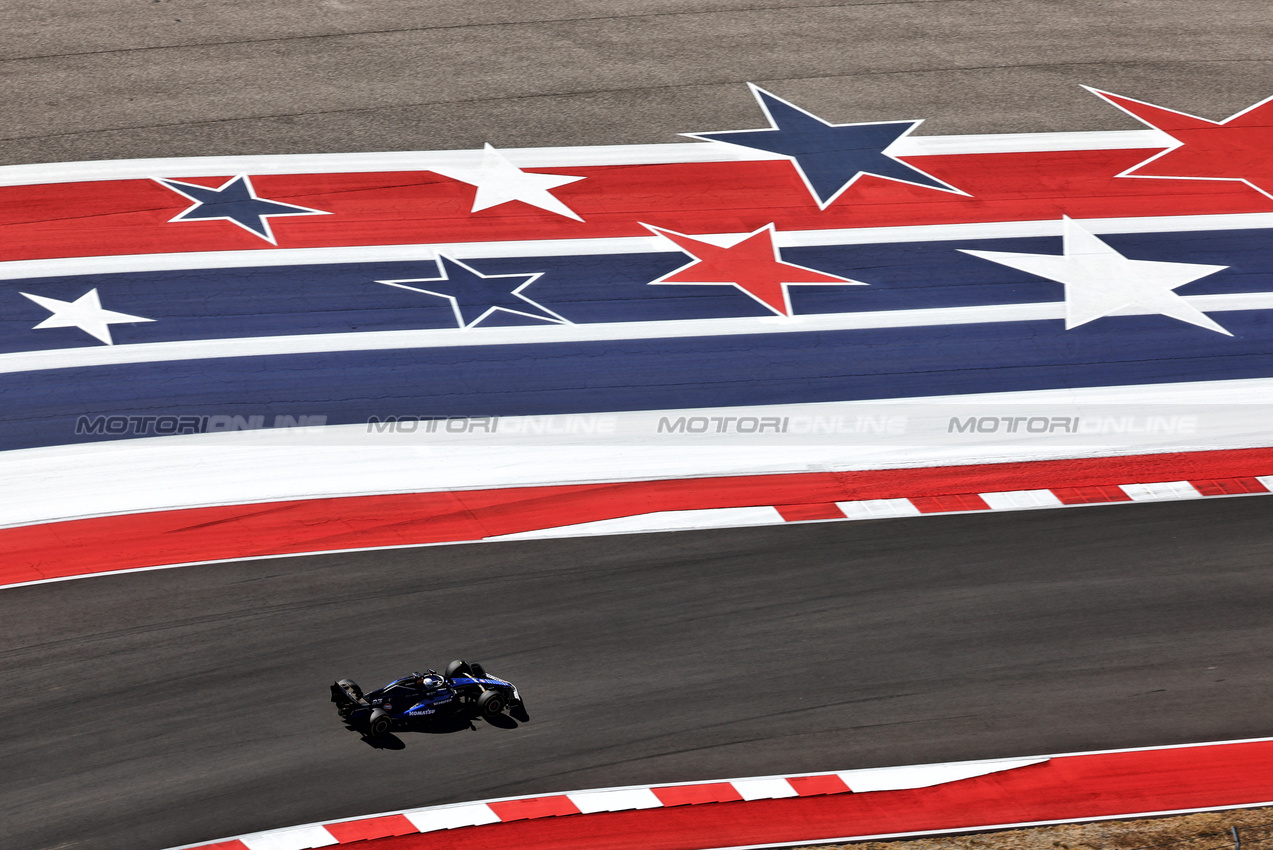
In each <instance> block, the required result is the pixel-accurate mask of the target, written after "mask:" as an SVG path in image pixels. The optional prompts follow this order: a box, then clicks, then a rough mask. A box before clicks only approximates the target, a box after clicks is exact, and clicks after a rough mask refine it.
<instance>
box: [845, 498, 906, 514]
mask: <svg viewBox="0 0 1273 850" xmlns="http://www.w3.org/2000/svg"><path fill="white" fill-rule="evenodd" d="M835 505H836V507H838V508H839V509H840V510H842V511H844V515H845V516H846V517H848V518H849V519H885V518H887V517H895V516H919V508H917V507H915V505H914V504H913V503H912V502H911V500H910V499H865V500H863V501H861V502H836V503H835Z"/></svg>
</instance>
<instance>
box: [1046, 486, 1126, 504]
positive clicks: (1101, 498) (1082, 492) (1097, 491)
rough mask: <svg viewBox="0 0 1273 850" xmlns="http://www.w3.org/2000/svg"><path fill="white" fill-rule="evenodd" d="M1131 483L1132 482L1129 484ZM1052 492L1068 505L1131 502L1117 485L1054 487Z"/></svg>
mask: <svg viewBox="0 0 1273 850" xmlns="http://www.w3.org/2000/svg"><path fill="white" fill-rule="evenodd" d="M1128 483H1131V482H1128ZM1052 492H1053V493H1055V494H1056V497H1057V498H1058V499H1060V500H1061V503H1062V504H1066V505H1094V504H1100V503H1102V502H1130V501H1131V500H1132V497H1131V496H1129V495H1127V493H1125V492H1124V491H1123V489H1122V488H1121V487H1119V486H1118V485H1117V484H1097V485H1092V486H1088V487H1053V488H1052Z"/></svg>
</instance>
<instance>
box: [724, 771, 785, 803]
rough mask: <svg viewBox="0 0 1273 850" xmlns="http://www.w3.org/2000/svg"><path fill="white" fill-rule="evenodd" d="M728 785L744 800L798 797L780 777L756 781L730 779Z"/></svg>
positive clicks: (767, 777) (762, 778) (769, 777)
mask: <svg viewBox="0 0 1273 850" xmlns="http://www.w3.org/2000/svg"><path fill="white" fill-rule="evenodd" d="M729 784H730V785H733V786H734V790H735V791H737V792H738V796H740V797H742V798H743V799H744V800H778V799H782V798H783V797H798V796H799V794H797V793H796V789H794V788H792V787H791V783H790V782H788V781H787V780H786V779H784V778H782V777H781V776H765V777H760V778H758V779H731V780H730V781H729Z"/></svg>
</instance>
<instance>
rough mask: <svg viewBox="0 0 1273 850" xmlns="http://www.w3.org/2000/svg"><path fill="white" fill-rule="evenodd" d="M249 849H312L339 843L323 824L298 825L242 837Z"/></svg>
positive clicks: (241, 839)
mask: <svg viewBox="0 0 1273 850" xmlns="http://www.w3.org/2000/svg"><path fill="white" fill-rule="evenodd" d="M239 840H240V841H242V842H243V843H244V844H245V845H247V848H248V850H310V848H313V847H331V846H332V845H333V844H339V843H340V842H339V841H337V840H336V838H335V836H333V835H332V834H331V833H330V832H328V831H327V830H326V829H324V828H323V827H322V826H319V825H314V826H298V827H293V828H291V829H280V830H277V831H273V832H261V833H257V834H256V835H249V836H246V837H244V838H240V839H239Z"/></svg>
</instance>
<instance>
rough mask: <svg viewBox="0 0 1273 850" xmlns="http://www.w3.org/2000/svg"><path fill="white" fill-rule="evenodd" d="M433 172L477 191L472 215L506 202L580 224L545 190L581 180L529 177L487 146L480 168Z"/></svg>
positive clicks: (552, 175) (556, 177) (544, 175)
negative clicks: (559, 216)
mask: <svg viewBox="0 0 1273 850" xmlns="http://www.w3.org/2000/svg"><path fill="white" fill-rule="evenodd" d="M433 170H434V171H435V172H437V173H438V174H441V175H442V176H443V177H449V178H451V179H452V180H459V181H460V182H461V183H468V184H470V185H472V186H476V187H477V195H476V197H474V198H473V209H472V212H478V211H479V210H485V209H490V208H491V207H497V206H499V205H500V204H507V203H508V202H509V201H521V202H522V203H523V204H530V205H531V206H532V207H539V208H540V209H541V210H548V211H549V212H554V213H557V214H558V215H564V216H566V217H567V218H573V219H574V220H575V221H583V219H582V218H581V217H580V216H579V215H578V213H576V212H575V211H574V210H572V209H571V208H570V207H568V206H566V205H565V204H564V203H562V202H561V201H560V200H558V198H557V197H556V196H555V195H553V194H552V193H551V192H550V191H549V190H550V189H556V188H557V187H558V186H565V185H566V184H567V183H574V182H576V181H578V180H583V179H584V178H582V177H566V176H565V175H562V174H531V173H528V172H525V171H522V170H521V169H520V168H518V167H517V166H516V165H513V164H512V163H511V162H509V161H508V160H507V159H505V157H504V155H503V154H501V153H500V152H499V151H497V150H495V148H493V147H491V146H490V145H489V144H488V145H487V146H486V150H485V152H484V153H483V154H482V164H481V165H480V166H479V167H477V168H435V169H433Z"/></svg>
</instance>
